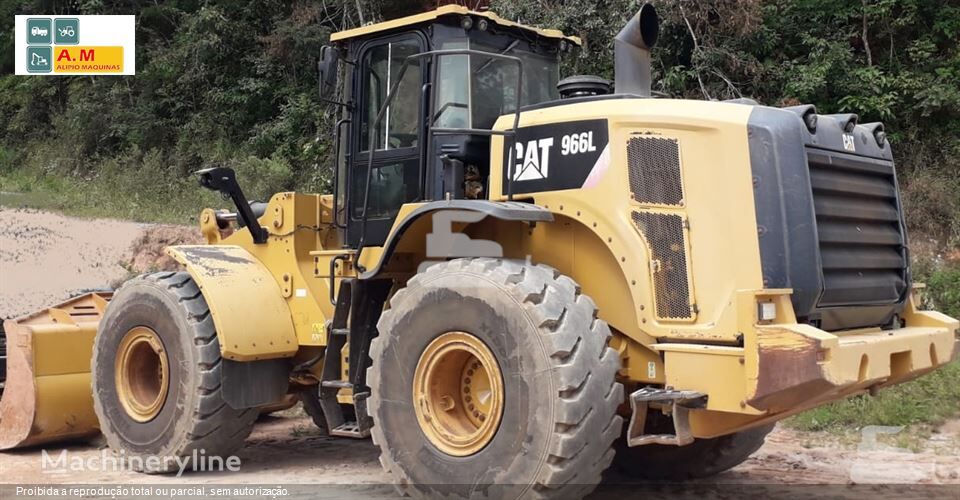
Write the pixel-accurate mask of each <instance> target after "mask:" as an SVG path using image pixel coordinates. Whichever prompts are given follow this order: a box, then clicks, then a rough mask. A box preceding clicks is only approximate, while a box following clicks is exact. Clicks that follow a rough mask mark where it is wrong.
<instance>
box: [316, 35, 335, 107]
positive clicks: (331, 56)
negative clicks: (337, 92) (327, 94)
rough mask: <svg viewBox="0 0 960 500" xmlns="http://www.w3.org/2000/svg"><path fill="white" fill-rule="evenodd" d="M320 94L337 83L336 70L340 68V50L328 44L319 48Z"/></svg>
mask: <svg viewBox="0 0 960 500" xmlns="http://www.w3.org/2000/svg"><path fill="white" fill-rule="evenodd" d="M318 66H319V68H320V94H321V96H322V95H323V92H324V90H326V89H327V88H328V87H334V86H336V85H337V72H338V70H339V69H340V51H338V50H337V49H336V48H334V47H331V46H329V45H324V46H323V48H321V49H320V62H319V64H318Z"/></svg>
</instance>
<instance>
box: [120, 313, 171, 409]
mask: <svg viewBox="0 0 960 500" xmlns="http://www.w3.org/2000/svg"><path fill="white" fill-rule="evenodd" d="M114 374H115V377H116V386H117V397H118V398H119V399H120V405H121V406H123V409H124V411H126V412H127V415H129V416H130V418H132V419H134V420H136V421H137V422H149V421H150V420H153V419H154V418H155V417H156V416H157V415H158V414H159V413H160V410H161V409H162V408H163V403H164V401H166V399H167V387H168V386H169V383H170V382H169V380H170V373H169V369H168V367H167V354H166V352H165V351H164V349H163V343H162V342H161V341H160V337H159V336H158V335H157V332H155V331H153V330H152V329H150V328H147V327H145V326H138V327H134V328H132V329H131V330H130V331H128V332H127V334H126V335H124V336H123V340H121V341H120V347H119V348H118V349H117V358H116V361H115V362H114Z"/></svg>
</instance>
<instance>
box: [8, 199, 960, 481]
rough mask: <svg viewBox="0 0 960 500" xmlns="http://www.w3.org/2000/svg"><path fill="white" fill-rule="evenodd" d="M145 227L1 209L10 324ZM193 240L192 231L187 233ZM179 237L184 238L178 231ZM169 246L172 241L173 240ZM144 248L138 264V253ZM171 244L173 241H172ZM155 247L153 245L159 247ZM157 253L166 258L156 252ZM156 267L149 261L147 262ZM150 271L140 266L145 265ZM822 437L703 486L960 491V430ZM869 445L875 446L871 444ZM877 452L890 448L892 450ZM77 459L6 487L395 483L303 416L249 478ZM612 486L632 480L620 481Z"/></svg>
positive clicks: (245, 467) (87, 449)
mask: <svg viewBox="0 0 960 500" xmlns="http://www.w3.org/2000/svg"><path fill="white" fill-rule="evenodd" d="M148 229H151V228H149V227H147V226H144V225H141V224H134V223H129V222H122V221H113V220H80V219H74V218H69V217H63V216H60V215H55V214H50V213H44V212H37V211H26V210H14V209H3V208H0V316H4V317H6V316H13V315H18V314H22V313H24V312H28V311H31V310H33V309H36V308H39V307H42V306H45V305H49V304H51V303H53V302H55V301H57V300H60V299H63V298H65V297H66V296H68V295H69V294H70V293H71V292H72V291H74V290H78V289H83V288H96V287H100V286H103V285H106V284H108V283H110V282H113V281H116V280H120V279H123V278H124V277H125V276H127V274H128V270H127V268H128V267H129V266H130V264H129V262H130V261H131V259H133V260H138V259H139V260H140V261H142V260H144V257H143V255H144V252H145V251H144V248H143V247H149V246H150V245H151V244H152V245H154V246H156V245H158V244H159V243H162V241H161V242H158V241H156V240H155V238H154V239H153V240H151V238H146V240H149V241H147V243H148V244H146V245H142V244H140V243H143V242H144V241H145V239H144V238H141V236H142V233H143V231H144V230H148ZM179 231H180V232H186V233H188V234H189V232H190V230H179ZM173 232H174V233H176V232H177V231H173ZM168 239H169V238H168ZM135 241H139V242H140V243H138V245H139V246H140V247H141V248H140V251H139V252H138V257H137V258H134V257H132V256H131V250H130V246H131V244H132V243H133V242H135ZM163 241H167V240H163ZM151 242H152V243H151ZM151 251H152V252H154V253H156V250H155V249H153V250H150V249H149V248H148V249H147V250H146V253H147V254H149V252H151ZM146 260H147V261H148V262H149V261H150V259H149V258H147V259H146ZM143 265H145V264H144V263H143V262H139V263H138V264H137V266H134V267H142V266H143ZM832 441H835V440H832V439H830V438H827V437H826V436H821V435H817V434H803V433H798V432H795V431H791V430H789V429H784V428H781V427H778V428H777V430H775V431H774V432H773V433H772V434H771V435H770V436H769V437H768V439H767V444H766V445H765V446H764V447H763V448H762V449H761V450H760V451H758V452H757V453H756V454H755V455H754V456H753V457H751V458H750V459H749V460H748V461H747V462H746V463H744V464H742V465H741V466H739V467H737V468H736V469H734V470H732V471H729V472H727V473H725V474H722V475H720V476H718V477H716V478H713V479H711V480H709V481H704V482H701V483H700V484H708V485H709V484H726V483H736V484H744V485H783V484H825V483H826V484H837V485H847V484H853V483H901V484H958V485H960V449H958V446H960V423H958V422H951V423H949V424H948V425H946V426H944V427H943V428H942V429H941V432H939V433H935V434H934V435H933V437H931V438H930V439H929V440H927V442H926V443H925V444H924V448H925V451H923V452H920V453H910V452H904V451H902V450H901V451H896V450H890V449H886V450H884V449H872V450H871V449H868V448H869V446H864V444H863V443H861V445H860V449H859V450H858V449H857V448H856V445H853V446H851V445H846V446H839V445H835V444H831V442H832ZM867 444H869V443H867ZM874 448H883V445H879V446H876V447H874ZM63 449H65V450H67V453H68V455H67V457H68V458H69V460H71V463H72V461H73V460H74V459H80V460H82V461H86V462H87V463H88V464H89V463H94V462H91V459H94V460H96V459H97V458H98V457H100V456H101V450H100V449H99V448H98V447H97V444H96V443H94V444H92V445H91V444H82V443H81V444H74V445H70V446H68V447H66V448H60V447H55V448H50V449H48V450H47V460H48V463H47V465H48V466H47V467H46V468H45V467H44V454H43V452H41V451H40V450H36V449H32V450H25V451H14V452H5V453H0V483H7V484H18V483H19V484H41V483H44V484H46V483H73V484H79V483H87V484H89V483H111V484H120V483H124V484H130V483H139V484H147V483H149V484H158V483H162V484H183V483H191V484H236V483H243V484H293V483H326V484H340V485H357V486H354V488H359V489H353V490H349V492H353V493H356V494H358V495H363V496H378V495H375V494H374V493H375V492H377V491H381V490H373V489H364V488H366V486H363V485H370V487H372V486H373V485H378V484H383V483H384V482H386V481H388V480H389V479H388V477H387V476H386V475H385V474H384V473H383V472H382V471H381V468H380V465H379V463H378V461H377V456H378V451H377V449H376V447H375V446H374V445H373V444H372V443H371V442H370V441H369V440H362V441H357V440H350V439H338V438H329V437H323V436H320V435H319V434H318V433H317V431H316V429H315V427H314V426H313V424H312V422H311V421H310V420H309V418H307V417H305V416H304V415H303V413H302V412H301V411H300V410H299V409H297V408H295V409H292V410H288V411H286V412H283V413H282V414H281V415H280V416H271V417H266V418H265V419H263V420H262V421H261V422H260V424H259V425H258V426H257V427H256V429H255V430H254V432H253V435H252V436H251V437H250V439H249V442H248V445H247V446H246V447H245V448H244V449H243V450H241V451H240V452H239V454H238V456H239V457H240V459H241V463H242V466H241V471H240V472H239V473H234V472H222V473H212V472H203V473H190V474H186V475H184V476H182V477H176V476H146V475H141V474H136V473H130V472H123V471H116V470H97V471H93V472H91V471H89V470H73V469H72V467H69V466H67V467H61V468H57V467H53V468H52V470H51V467H50V466H49V464H50V462H49V461H50V460H53V461H56V460H58V457H59V456H60V453H61V451H62V450H63ZM608 481H609V482H611V483H618V482H622V481H624V478H620V477H615V476H613V475H611V477H610V478H609V479H608Z"/></svg>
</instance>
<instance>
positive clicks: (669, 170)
mask: <svg viewBox="0 0 960 500" xmlns="http://www.w3.org/2000/svg"><path fill="white" fill-rule="evenodd" d="M627 165H628V166H629V171H630V192H631V193H632V194H633V199H634V200H636V201H637V202H639V203H644V204H650V205H669V206H679V205H682V204H683V185H682V184H681V181H680V146H679V144H678V143H677V140H676V139H664V138H660V137H631V138H630V140H629V141H627Z"/></svg>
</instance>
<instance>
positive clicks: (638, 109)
mask: <svg viewBox="0 0 960 500" xmlns="http://www.w3.org/2000/svg"><path fill="white" fill-rule="evenodd" d="M749 113H750V107H748V106H743V105H738V104H726V103H711V102H701V101H676V100H649V99H643V100H641V99H634V100H630V99H618V100H610V101H601V102H591V103H584V104H571V105H564V106H557V107H553V108H547V109H544V110H535V111H530V112H524V113H522V114H521V121H520V126H521V127H526V126H535V125H539V124H550V123H558V122H564V121H573V120H588V119H592V118H603V119H606V120H608V123H609V136H610V145H611V147H610V151H609V163H608V165H607V166H606V167H604V168H603V172H602V175H601V176H599V177H598V178H597V179H595V180H594V181H593V184H592V186H590V187H586V188H581V189H569V190H562V191H549V192H542V193H533V194H525V195H522V196H515V197H514V199H515V200H522V201H525V202H529V203H532V204H535V205H538V206H541V207H544V208H545V209H547V210H549V211H550V212H552V214H553V216H554V218H555V220H554V222H551V223H538V224H536V225H535V226H531V225H528V224H526V223H521V222H511V221H503V220H499V219H496V218H494V217H487V218H485V219H483V220H481V221H480V222H476V223H472V224H469V225H461V226H458V229H459V230H462V231H463V232H465V233H467V234H468V235H469V236H470V237H471V238H474V239H487V240H491V241H496V242H497V243H499V244H500V245H501V246H502V247H503V249H504V256H505V257H507V258H520V259H524V258H527V257H528V256H529V257H530V258H531V259H532V260H533V261H534V262H542V263H545V264H549V265H551V266H553V267H555V268H556V269H558V270H559V271H560V272H562V273H563V274H565V275H568V276H570V277H571V278H573V279H574V280H576V281H577V282H578V283H579V284H580V285H581V286H582V288H583V291H584V293H586V294H587V295H589V296H591V297H592V298H593V299H594V301H595V302H596V303H597V306H598V308H599V311H600V317H601V318H602V319H604V320H605V321H607V322H608V323H609V324H610V326H611V327H612V328H613V329H614V340H613V345H614V346H615V347H616V348H617V349H618V350H619V351H620V352H621V359H622V366H623V368H622V369H621V372H620V376H621V379H622V381H623V382H625V383H626V384H628V385H629V386H640V385H644V384H663V385H665V386H670V387H675V388H679V389H683V390H692V391H697V392H701V393H703V394H706V395H707V396H708V397H707V401H708V403H707V406H706V407H705V408H703V409H696V410H693V411H692V412H691V415H690V422H691V431H692V433H693V435H694V436H695V437H713V436H718V435H723V434H729V433H731V432H736V431H738V430H741V429H744V428H747V427H750V426H753V425H759V424H762V423H765V422H769V421H772V420H777V419H781V418H784V417H786V416H788V415H791V414H794V413H797V412H799V411H802V410H804V409H808V408H811V407H813V406H817V405H820V404H823V403H825V402H828V401H831V400H836V399H840V398H843V397H846V396H849V395H852V394H857V393H860V392H864V391H867V390H868V389H871V388H876V387H882V386H885V385H890V384H895V383H900V382H903V381H906V380H909V379H911V378H914V377H916V376H919V375H921V374H923V373H927V372H929V371H930V370H932V369H934V368H936V367H938V366H941V365H943V364H945V363H947V362H949V361H951V360H952V359H954V357H955V354H954V351H955V349H956V345H957V340H956V335H957V333H956V332H957V330H958V328H960V324H958V322H957V320H955V319H953V318H950V317H947V316H946V315H943V314H940V313H937V312H931V311H920V310H918V308H917V306H916V304H917V303H918V302H917V300H918V299H917V298H916V297H915V296H911V298H910V299H909V301H908V305H907V307H906V310H905V311H904V313H903V315H902V319H903V321H904V324H905V326H904V327H903V328H899V329H896V330H894V331H885V330H881V329H880V328H873V329H861V330H851V331H843V332H834V333H831V332H826V331H823V330H820V329H817V328H814V327H812V326H810V325H808V324H799V323H797V321H796V317H795V315H794V313H793V309H792V305H791V302H790V294H791V293H792V291H791V290H789V289H769V288H764V285H763V278H762V276H761V274H760V255H759V251H758V241H757V230H756V227H757V222H756V219H755V218H754V216H753V214H754V213H755V207H754V205H753V186H752V178H751V175H750V171H749V169H748V168H744V166H745V165H748V164H749V161H750V160H749V152H748V148H747V119H748V116H749ZM508 118H509V117H502V118H501V120H500V121H499V122H498V125H497V128H501V129H503V128H507V127H509V125H510V123H509V120H508ZM636 135H643V136H651V137H665V138H670V139H675V140H676V141H677V143H678V144H679V147H680V157H681V159H682V168H683V170H682V182H683V189H684V197H683V202H682V204H681V205H679V206H662V205H649V204H644V203H642V202H640V201H638V200H634V199H631V193H630V190H629V185H630V183H629V179H628V178H627V169H626V167H625V165H626V162H627V159H626V157H625V148H623V147H619V148H618V147H615V145H617V144H625V143H626V141H627V139H628V138H629V137H632V136H636ZM502 147H503V140H502V138H499V137H498V138H495V139H494V141H493V145H492V149H493V151H492V153H491V158H495V159H497V158H502V157H503V154H502ZM503 168H504V167H503V165H502V163H501V162H498V161H496V160H495V161H494V162H493V164H492V165H491V174H490V179H491V196H490V197H491V199H494V200H496V199H499V200H506V199H507V195H506V194H505V192H506V189H505V186H502V185H501V183H500V182H499V179H501V178H502V177H501V173H502V169H503ZM329 203H330V199H329V197H321V196H316V195H301V194H293V193H281V194H278V195H276V196H274V198H273V199H272V200H271V201H270V203H269V206H268V208H267V210H266V212H265V214H264V215H263V216H262V217H261V218H260V222H261V224H262V225H263V226H264V227H266V228H268V230H269V231H270V234H271V236H270V241H269V242H268V243H267V244H266V245H255V244H254V243H253V242H252V240H251V238H250V235H249V233H248V232H246V231H239V232H237V233H235V234H233V235H231V236H229V237H227V238H226V239H223V240H221V239H220V234H219V231H218V230H217V228H216V225H215V223H214V222H213V220H212V214H210V213H208V214H207V215H210V217H203V218H202V219H203V220H206V221H207V222H206V223H204V224H203V225H202V230H203V232H204V234H206V235H207V236H208V239H209V241H210V242H211V243H213V244H215V245H224V247H223V248H230V249H231V251H232V252H233V251H236V252H239V248H243V249H245V251H246V252H247V253H248V255H250V256H255V259H256V260H257V261H259V262H260V263H262V268H261V269H260V270H258V276H262V275H263V273H268V274H269V275H270V276H272V277H273V281H274V283H271V284H269V286H266V284H262V286H253V287H252V286H250V285H249V284H247V285H246V286H244V287H243V288H238V287H239V285H236V286H230V287H229V288H231V290H230V291H229V292H225V293H229V294H232V295H234V296H239V295H242V294H244V293H260V294H268V293H273V294H277V293H279V294H280V296H281V297H283V298H284V300H285V301H286V303H287V306H288V308H289V310H290V315H289V318H292V320H293V324H294V328H295V330H296V338H297V340H298V342H299V345H300V346H303V347H314V346H324V345H326V340H327V339H326V334H325V330H324V328H323V327H322V325H323V324H324V323H325V322H326V321H327V320H328V319H329V318H331V317H332V313H333V309H332V305H331V304H330V302H329V301H328V300H326V297H328V296H329V292H330V290H329V285H330V283H338V282H339V279H341V278H349V277H354V276H356V275H357V274H358V273H357V270H356V262H354V261H353V258H354V256H355V253H354V251H352V250H342V249H339V246H340V240H339V238H338V236H337V231H335V230H334V229H333V228H332V227H331V226H330V221H332V215H331V207H330V206H329V205H328V204H329ZM423 205H424V204H421V203H412V204H406V205H404V206H403V207H401V209H400V212H399V214H398V215H397V218H396V222H395V223H394V228H393V230H392V234H391V236H390V237H388V240H389V239H390V238H391V237H394V236H395V237H396V238H397V239H398V240H399V243H398V244H397V246H396V248H395V250H394V253H393V254H392V256H391V257H390V259H389V265H388V266H386V268H385V270H384V271H385V272H386V273H388V275H389V276H392V277H394V279H396V280H397V281H398V282H400V283H402V282H403V281H405V279H406V278H409V277H410V276H412V275H413V273H414V272H415V271H416V268H417V266H418V265H419V264H420V263H421V262H423V261H424V260H426V259H427V256H426V249H425V243H424V242H425V239H426V235H427V233H430V232H431V231H432V222H431V218H430V217H421V218H419V219H418V220H417V221H416V222H414V223H413V224H411V225H409V226H407V227H405V228H403V229H401V226H402V225H403V224H402V221H404V219H405V218H406V217H407V216H409V215H410V214H411V213H412V212H414V211H415V210H416V209H418V208H421V207H422V206H423ZM634 212H654V213H670V214H676V215H678V216H679V217H682V218H683V220H684V221H685V224H684V228H685V229H684V239H683V241H684V244H685V246H686V251H687V265H688V267H687V269H688V274H687V276H688V280H689V284H690V286H689V288H690V296H691V297H692V301H691V304H690V305H691V308H692V310H693V311H695V312H694V313H692V314H691V317H690V318H685V319H672V318H669V317H663V316H662V315H660V314H658V311H657V303H656V296H655V294H656V293H657V290H656V287H657V277H656V273H657V272H658V271H657V266H658V265H659V263H658V262H657V259H656V258H655V256H654V255H653V252H652V251H651V242H650V241H648V240H647V239H646V238H645V236H644V234H643V233H642V232H641V231H640V230H638V227H637V225H636V224H635V223H634V222H633V221H632V219H631V215H632V214H633V213H634ZM234 249H237V250H234ZM172 251H173V252H174V253H176V252H177V250H176V249H172ZM383 254H384V248H383V247H371V248H367V249H365V251H364V253H363V256H362V262H361V263H360V264H361V265H362V266H363V267H364V268H367V269H370V268H373V267H375V266H376V265H377V263H378V262H379V261H380V260H381V258H382V257H383ZM337 255H340V256H343V257H345V258H344V260H341V261H340V262H337V263H336V268H335V269H336V271H335V275H334V280H333V281H331V279H330V273H329V270H328V269H329V263H330V259H331V258H333V257H334V256H337ZM184 262H185V263H186V264H187V267H188V269H191V265H193V264H191V263H190V262H189V261H187V260H184ZM191 273H194V271H193V270H192V269H191ZM194 277H195V278H196V279H197V280H198V283H201V284H202V286H203V290H204V293H205V294H207V293H211V294H217V293H220V292H215V291H213V290H210V287H212V286H220V285H215V284H214V282H213V281H210V280H209V279H208V278H205V277H201V276H199V275H198V274H196V273H195V274H194ZM252 289H257V290H262V291H256V292H254V291H251V290H252ZM268 290H272V291H269V292H268ZM210 302H211V303H210V306H211V310H212V311H214V315H215V317H217V316H218V315H219V314H226V312H224V313H218V312H217V311H218V309H219V308H220V307H221V306H220V305H219V304H220V301H219V300H217V299H214V300H212V301H210ZM762 302H770V303H773V304H774V305H775V308H776V319H775V320H773V321H761V320H760V319H759V318H758V316H757V314H758V313H757V311H758V304H760V303H762ZM226 303H227V302H224V306H223V307H226ZM224 311H226V310H225V309H224ZM279 321H281V322H282V321H286V319H282V320H279ZM243 325H244V321H237V322H235V323H234V326H235V327H236V333H235V332H234V331H233V330H230V329H229V328H223V327H221V325H219V324H218V332H219V333H220V335H223V336H224V338H227V339H232V338H234V335H236V336H237V338H246V339H247V341H248V343H249V344H251V345H252V344H253V343H254V342H256V344H257V347H256V349H254V348H252V347H250V348H249V349H248V350H247V351H245V355H246V356H247V358H246V359H252V358H253V357H258V356H259V357H261V358H264V357H270V356H277V355H278V352H279V351H277V349H276V348H275V347H273V346H270V344H269V342H264V340H265V339H266V338H267V337H266V335H263V334H260V335H258V334H256V333H254V332H256V330H255V329H249V328H244V327H243ZM253 335H257V336H258V337H259V338H257V339H254V338H253ZM231 342H232V341H231V340H227V341H226V342H225V344H227V345H229V344H231ZM738 343H742V345H736V344H738ZM224 349H225V351H224V352H228V351H227V349H228V348H227V347H225V348H224ZM293 354H294V352H293V351H284V352H283V353H282V354H280V355H283V356H290V355H293ZM344 401H347V399H344Z"/></svg>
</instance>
